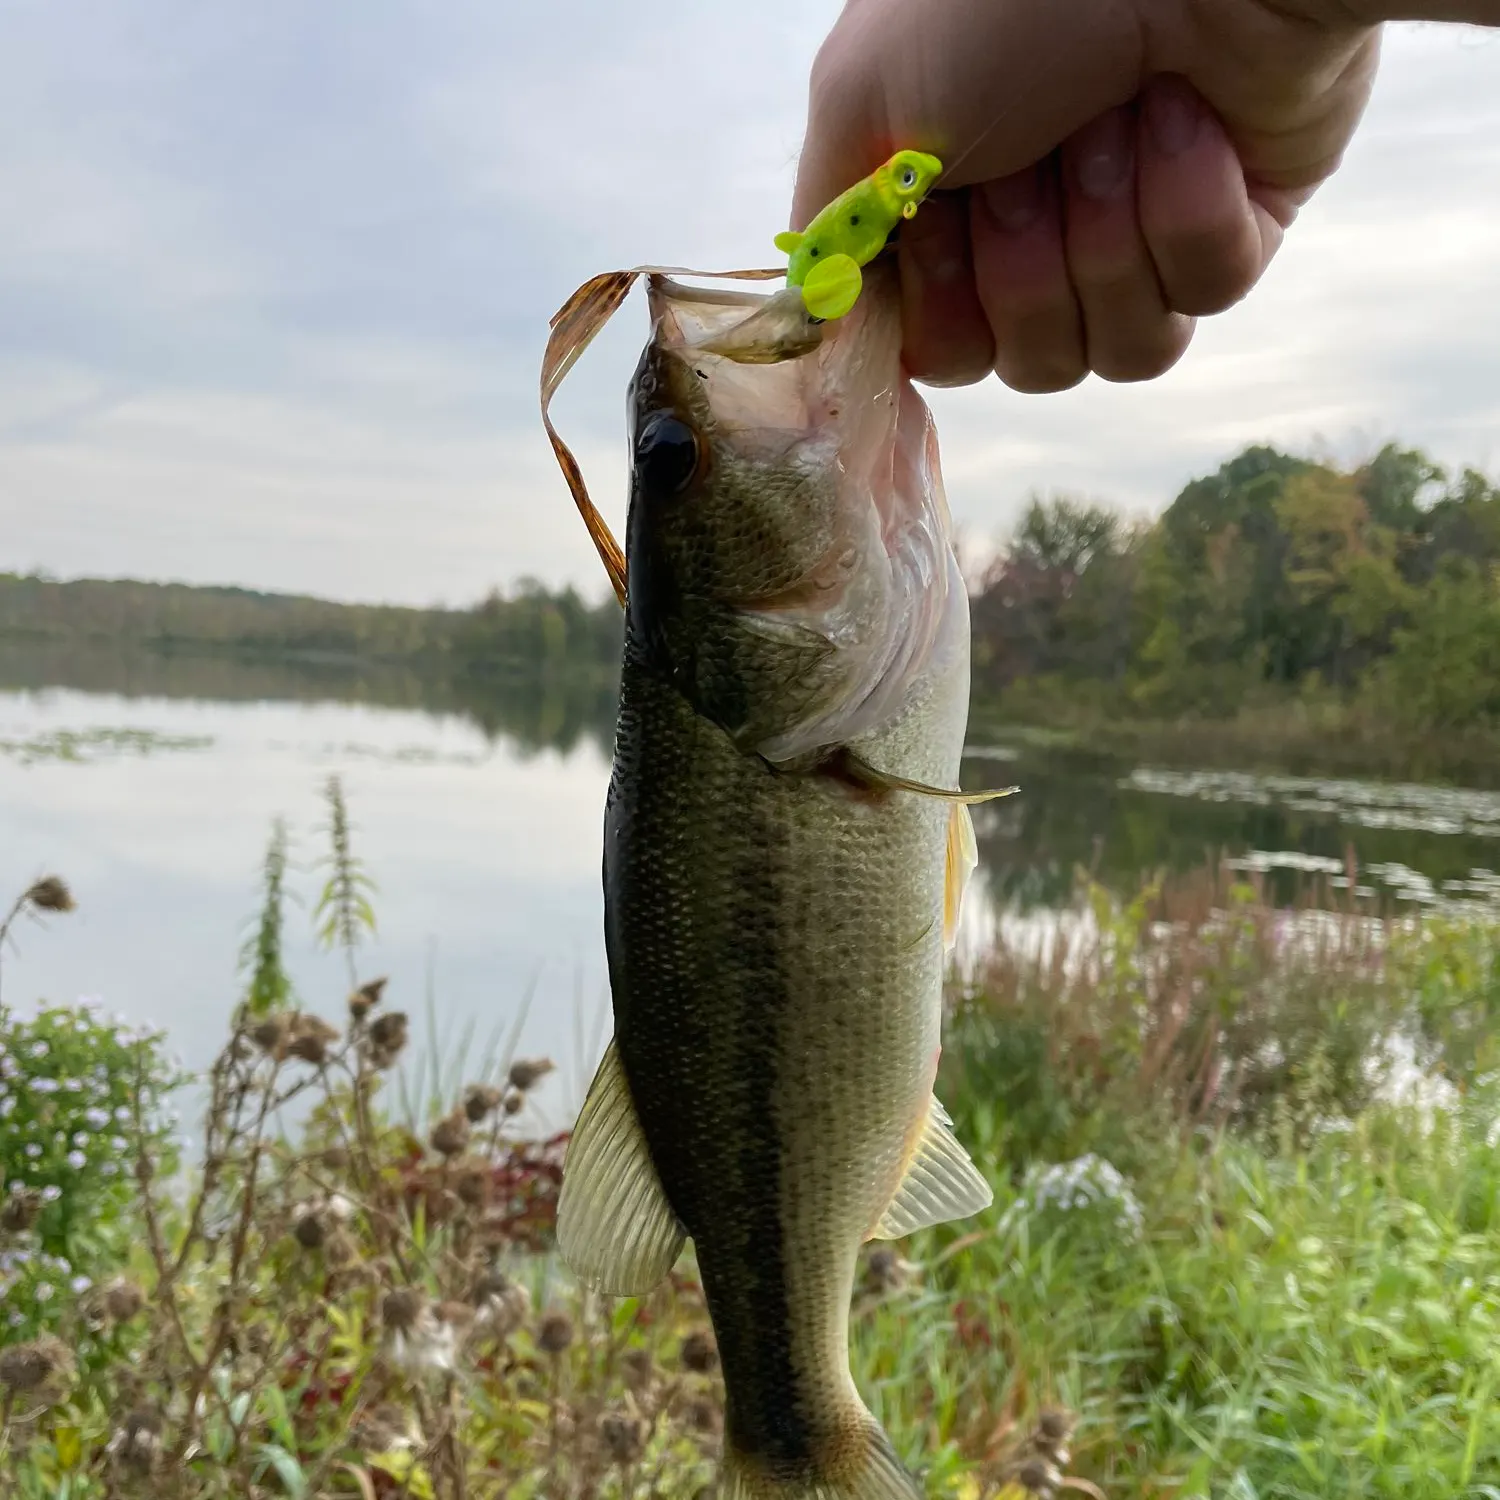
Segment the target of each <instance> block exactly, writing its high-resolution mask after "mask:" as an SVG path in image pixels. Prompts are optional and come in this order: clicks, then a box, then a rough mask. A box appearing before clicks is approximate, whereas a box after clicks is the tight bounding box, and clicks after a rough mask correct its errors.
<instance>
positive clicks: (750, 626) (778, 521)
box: [627, 267, 967, 762]
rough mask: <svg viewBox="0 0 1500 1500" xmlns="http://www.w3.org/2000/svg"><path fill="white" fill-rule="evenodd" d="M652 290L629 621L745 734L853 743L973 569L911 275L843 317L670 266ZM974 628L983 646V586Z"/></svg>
mask: <svg viewBox="0 0 1500 1500" xmlns="http://www.w3.org/2000/svg"><path fill="white" fill-rule="evenodd" d="M650 295H651V311H652V323H653V329H652V337H651V341H650V343H649V344H648V345H647V347H646V349H645V351H644V353H643V354H642V357H641V361H640V364H639V366H638V367H637V370H636V373H635V377H634V379H633V381H632V384H631V390H630V398H629V406H630V442H631V463H632V473H631V487H630V490H631V494H630V519H629V525H628V537H627V555H628V559H629V583H628V588H627V593H628V600H627V608H628V610H629V616H630V626H631V631H632V635H633V637H634V639H635V640H636V642H637V644H638V646H639V647H640V649H642V650H643V651H644V652H645V654H646V656H647V657H648V658H649V659H650V660H651V661H652V662H653V663H654V665H655V666H656V667H657V668H658V669H659V670H660V671H661V672H663V673H664V674H665V675H667V676H668V677H669V678H670V679H671V680H672V681H673V682H674V683H675V684H676V686H677V687H678V688H679V689H680V690H681V691H682V692H683V693H684V694H685V695H686V696H687V697H688V698H689V700H690V701H691V702H692V703H693V705H694V707H695V708H697V709H698V711H699V712H700V713H702V714H704V716H705V717H708V718H710V719H712V720H714V721H715V722H717V723H719V724H720V725H721V726H722V727H723V728H725V729H726V730H727V731H728V732H729V733H730V734H731V735H732V736H734V738H735V739H736V740H737V741H738V742H739V743H740V744H741V745H742V746H743V747H744V748H746V749H747V750H754V751H755V752H756V753H759V754H762V755H764V756H766V757H767V758H768V759H771V760H773V761H777V762H780V761H786V760H792V759H796V758H797V757H799V756H802V755H804V754H807V753H809V752H812V751H816V750H818V749H819V748H822V747H825V746H832V745H835V744H838V743H841V742H843V741H844V740H845V739H847V737H848V736H849V735H850V734H851V733H853V732H855V731H857V730H858V729H859V728H861V727H868V725H869V724H870V723H871V722H873V720H872V715H878V714H879V713H880V712H882V711H885V710H890V709H892V708H893V706H894V705H895V704H896V703H897V701H898V700H899V699H900V698H901V696H902V694H903V692H904V690H905V688H906V687H907V686H909V681H908V679H909V675H910V673H909V670H908V669H911V668H913V667H914V666H920V665H922V664H923V663H925V662H926V660H927V658H928V656H929V655H930V652H929V651H928V650H927V649H926V648H927V647H928V646H930V644H931V638H932V637H933V635H934V620H935V619H936V618H937V617H938V616H939V615H942V614H943V612H944V609H945V607H946V602H947V600H948V596H949V595H950V594H951V592H952V587H953V582H954V576H955V571H956V570H955V569H952V568H950V567H949V566H948V563H949V562H950V561H951V559H952V549H951V538H950V531H949V521H948V512H947V506H946V503H945V502H944V500H943V494H942V484H941V479H940V476H939V473H938V466H937V445H936V437H935V434H934V432H933V428H932V423H931V419H930V417H929V415H928V413H927V408H926V406H925V404H924V403H923V402H922V400H921V398H920V396H918V395H917V394H916V392H915V390H914V389H913V388H912V386H911V384H910V382H909V380H908V379H907V377H906V375H905V373H904V371H903V369H902V366H901V358H900V345H901V320H900V302H899V295H898V290H897V287H896V284H895V279H894V271H893V270H891V269H888V268H883V267H882V268H877V269H875V270H873V271H872V273H871V276H870V277H869V278H868V280H867V284H866V290H865V293H864V295H863V296H862V297H861V299H860V301H859V303H858V304H857V305H856V307H855V309H854V310H853V312H852V313H851V314H850V315H849V316H848V317H846V318H844V319H842V320H840V321H839V322H838V323H837V324H831V323H830V324H818V323H816V322H815V321H814V320H812V319H810V318H809V317H808V314H807V311H806V308H805V306H804V305H803V303H802V300H801V297H800V294H799V293H798V291H797V289H795V288H790V289H787V290H784V291H782V292H779V293H777V294H775V295H774V296H770V297H767V296H764V295H757V294H753V293H744V292H717V291H716V292H704V291H699V290H698V289H695V288H691V287H687V286H684V285H682V284H680V283H677V282H673V281H671V280H669V279H668V278H666V277H664V276H655V277H653V278H652V281H651V286H650ZM959 591H960V593H961V592H962V590H961V585H960V590H959ZM963 632H964V640H965V649H966V642H967V608H966V601H965V605H964V619H963ZM903 673H906V674H907V675H906V676H903V675H902V674H903Z"/></svg>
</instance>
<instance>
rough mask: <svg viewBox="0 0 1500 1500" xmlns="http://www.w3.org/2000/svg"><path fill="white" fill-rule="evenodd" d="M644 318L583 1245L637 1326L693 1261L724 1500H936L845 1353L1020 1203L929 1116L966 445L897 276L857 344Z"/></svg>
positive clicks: (962, 671) (685, 302)
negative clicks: (855, 1331) (944, 445)
mask: <svg viewBox="0 0 1500 1500" xmlns="http://www.w3.org/2000/svg"><path fill="white" fill-rule="evenodd" d="M619 274H621V275H625V274H627V273H619ZM603 281H604V279H601V284H600V285H599V286H598V287H596V290H595V295H594V298H593V301H592V303H591V304H588V303H587V299H585V303H578V299H575V304H577V305H575V304H570V309H571V311H570V309H564V312H563V313H562V314H559V320H556V321H555V324H554V327H555V330H556V329H561V330H562V332H560V333H559V332H556V331H555V333H554V345H555V347H554V350H553V351H552V354H551V356H550V357H549V366H550V369H551V372H552V376H553V379H552V385H553V386H555V384H556V379H557V378H560V376H559V375H558V371H559V370H560V369H565V368H566V367H567V365H568V364H570V363H571V360H572V358H574V357H576V352H577V348H578V347H581V344H582V343H583V342H586V341H587V338H588V337H589V336H591V332H592V326H593V324H594V323H596V322H597V321H602V318H601V316H600V311H601V307H602V306H603V304H606V303H607V304H608V307H607V309H605V310H604V312H603V316H607V315H608V311H610V310H612V308H613V306H615V305H618V302H619V300H621V299H622V298H623V296H624V292H625V290H628V285H629V282H628V281H626V282H624V283H623V285H622V284H621V283H619V282H615V283H612V284H610V285H607V286H606V285H604V284H603ZM591 285H592V284H591ZM585 290H587V289H585ZM579 296H580V297H582V296H583V294H582V293H580V294H579ZM649 298H650V308H651V316H652V336H651V340H650V343H649V344H648V345H647V347H646V350H645V352H644V354H643V355H642V357H641V361H640V364H639V366H638V368H637V370H636V372H635V376H634V379H633V381H632V384H631V390H630V399H629V406H630V417H631V421H630V433H631V439H630V440H631V453H632V474H631V487H630V507H629V520H628V530H627V549H626V554H625V561H624V564H623V565H622V563H621V560H620V558H619V556H618V549H616V551H615V553H614V554H613V555H612V554H611V552H610V546H611V545H612V543H607V542H606V541H605V540H604V538H607V536H608V533H607V529H606V528H603V527H602V523H599V522H598V519H597V516H596V515H595V516H594V517H593V518H592V519H591V522H590V529H591V531H594V532H595V537H596V541H598V542H599V543H600V551H601V555H603V556H604V557H605V560H606V564H607V565H609V566H611V571H612V573H614V574H615V577H616V584H617V587H620V586H622V593H623V596H624V602H625V604H626V612H627V624H626V632H625V647H624V659H623V664H622V672H621V682H620V706H619V720H618V728H617V734H616V742H615V758H614V770H613V776H612V779H611V782H610V786H609V793H608V800H607V804H606V811H605V826H604V891H605V937H606V946H607V951H608V961H609V974H610V984H611V989H612V994H613V1008H614V1020H615V1030H614V1038H613V1040H612V1042H611V1044H610V1047H609V1049H608V1051H607V1053H606V1055H605V1057H604V1060H603V1062H602V1063H601V1065H600V1068H599V1071H598V1074H597V1076H596V1077H595V1079H594V1082H593V1085H592V1087H591V1089H590V1091H589V1094H588V1097H587V1101H586V1103H585V1105H584V1108H583V1110H582V1113H581V1115H580V1117H579V1120H578V1123H577V1127H576V1129H575V1132H574V1135H573V1138H572V1141H571V1143H570V1145H569V1149H568V1153H567V1158H566V1162H565V1165H564V1180H563V1188H562V1197H561V1202H560V1204H559V1210H558V1241H559V1246H560V1248H561V1251H562V1254H563V1256H564V1258H565V1259H566V1260H567V1261H568V1262H569V1264H570V1265H571V1266H572V1268H573V1269H574V1271H575V1272H576V1273H577V1274H578V1275H579V1277H580V1278H581V1279H582V1280H583V1281H585V1282H586V1283H588V1284H590V1285H592V1286H594V1287H596V1288H599V1289H601V1290H603V1291H605V1292H609V1293H614V1294H620V1295H642V1294H644V1293H646V1292H648V1291H650V1290H651V1288H652V1287H653V1286H655V1285H656V1284H657V1283H658V1282H659V1281H660V1280H661V1279H662V1278H663V1277H664V1276H665V1275H666V1273H667V1272H668V1271H669V1270H670V1269H671V1267H672V1265H673V1264H674V1262H675V1261H676V1259H677V1257H678V1255H679V1253H680V1252H681V1250H682V1248H683V1245H684V1241H685V1239H686V1238H689V1237H690V1238H691V1239H692V1241H693V1244H694V1248H695V1251H696V1255H697V1262H698V1268H699V1273H700V1275H701V1278H702V1283H703V1289H704V1293H705V1295H706V1298H707V1302H708V1308H709V1312H710V1316H711V1317H712V1320H713V1325H714V1331H715V1334H716V1337H717V1340H718V1344H719V1354H720V1358H721V1361H722V1369H723V1376H724V1388H725V1400H726V1413H725V1417H726V1441H725V1455H724V1470H725V1474H724V1480H725V1490H726V1493H727V1494H729V1495H731V1496H742V1497H747V1500H748V1497H759V1496H776V1497H802V1496H808V1497H811V1496H818V1497H828V1500H834V1497H860V1500H873V1497H896V1496H900V1497H910V1496H914V1495H920V1494H921V1492H922V1491H921V1487H920V1485H919V1484H918V1482H917V1481H916V1479H915V1478H914V1477H913V1476H912V1475H911V1474H910V1473H909V1472H908V1471H907V1470H906V1468H905V1467H904V1466H903V1465H902V1463H901V1462H900V1460H899V1459H898V1458H897V1456H896V1454H895V1452H894V1450H893V1448H892V1446H891V1443H890V1441H889V1439H888V1438H887V1436H886V1434H885V1433H884V1431H883V1430H882V1429H881V1427H880V1425H879V1424H878V1422H877V1421H876V1420H875V1418H874V1417H873V1416H872V1415H871V1414H870V1412H869V1411H868V1409H867V1408H866V1406H865V1404H864V1402H863V1401H862V1399H861V1398H860V1395H859V1393H858V1391H857V1390H856V1389H855V1385H854V1382H853V1379H852V1377H851V1375H850V1371H849V1347H848V1318H849V1304H850V1297H851V1294H852V1291H853V1286H854V1280H855V1275H856V1271H857V1262H858V1255H859V1250H860V1247H861V1245H862V1244H864V1243H865V1242H866V1241H867V1240H870V1239H872V1238H897V1237H900V1236H903V1235H906V1234H909V1233H911V1232H912V1231H913V1230H916V1229H919V1228H922V1227H924V1226H926V1225H930V1224H934V1223H938V1222H941V1221H944V1220H948V1219H953V1218H959V1217H963V1216H966V1215H968V1214H970V1213H973V1212H974V1211H976V1210H978V1209H980V1208H982V1207H984V1206H986V1205H987V1204H988V1203H989V1202H990V1201H991V1193H990V1189H989V1187H988V1185H987V1184H986V1183H985V1181H984V1179H983V1177H982V1176H981V1175H980V1174H979V1172H978V1171H977V1170H976V1169H975V1167H974V1166H973V1164H972V1163H971V1162H970V1160H969V1158H968V1156H967V1155H966V1154H965V1152H964V1150H963V1148H962V1147H961V1146H960V1145H959V1143H958V1141H957V1140H956V1139H955V1138H954V1135H953V1133H952V1129H951V1126H950V1122H949V1120H948V1117H947V1115H946V1114H945V1112H944V1110H943V1108H942V1106H941V1105H940V1104H939V1103H938V1101H937V1099H936V1098H935V1097H934V1094H933V1083H934V1078H935V1075H936V1071H937V1064H938V1053H939V1045H940V1021H941V1005H942V984H943V968H944V956H945V947H946V946H947V944H948V943H950V942H951V939H952V937H953V934H954V928H955V924H956V920H957V911H958V898H959V894H960V891H961V887H962V883H963V881H964V879H965V878H966V877H967V875H968V872H969V870H970V869H971V868H972V866H973V863H974V859H975V855H974V849H973V837H972V830H971V828H970V825H969V821H968V812H967V808H966V807H965V806H964V805H963V802H964V801H966V800H978V798H977V797H975V798H960V797H959V795H958V794H957V793H956V792H955V791H954V790H953V789H954V788H956V786H957V779H958V769H959V758H960V754H961V750H962V746H963V740H964V730H965V725H966V720H967V715H968V695H969V622H968V601H967V595H966V591H965V588H964V584H963V580H962V578H961V576H960V573H959V569H958V564H957V561H956V559H955V556H954V551H953V546H952V537H951V527H950V520H949V515H948V510H947V505H946V501H945V499H944V495H943V487H942V480H941V476H940V473H939V464H938V451H937V442H936V436H935V433H934V429H933V425H932V421H931V418H930V416H929V414H928V411H927V408H926V406H925V404H924V403H923V401H922V399H921V397H920V396H919V395H918V394H917V392H916V391H915V390H914V389H913V387H912V386H911V384H910V383H909V381H908V380H907V379H906V377H905V375H904V374H903V372H902V369H901V364H900V317H899V306H898V301H897V298H896V295H895V291H894V287H893V286H892V284H891V283H890V280H889V276H888V274H886V273H884V272H883V271H882V270H881V268H880V267H878V266H877V267H874V268H872V271H871V274H870V276H869V277H867V280H866V289H865V293H864V295H863V297H862V298H861V300H860V302H859V304H858V306H857V307H856V308H855V310H854V311H853V313H851V314H850V316H849V317H848V318H847V319H845V320H844V321H842V322H840V323H839V324H837V325H831V324H830V325H818V324H816V323H814V322H812V321H811V320H809V319H808V317H807V315H806V313H805V310H803V309H802V308H801V305H800V301H799V302H797V303H796V304H795V306H794V304H793V302H792V300H791V299H790V298H789V297H788V296H787V295H786V294H781V295H780V296H779V297H772V298H767V297H764V296H761V295H758V294H754V293H747V292H742V291H735V292H704V291H699V290H695V289H693V288H690V287H688V286H686V285H683V284H681V283H679V282H677V281H674V280H672V279H671V278H670V277H668V276H665V275H661V274H653V275H651V277H650V281H649ZM570 318H571V319H572V320H573V326H572V328H571V331H570V329H569V321H568V320H569V319H570ZM585 324H586V325H588V326H587V327H584V326H583V325H585ZM580 329H581V331H580ZM549 394H550V392H549ZM550 430H551V429H550V424H549V431H550ZM554 445H555V446H556V447H558V449H559V455H560V456H563V455H564V454H565V452H566V450H565V449H563V448H562V445H561V444H560V443H559V442H558V440H557V439H556V437H555V435H554ZM570 462H571V460H570V458H565V468H567V467H568V466H569V464H570ZM575 477H576V468H575V469H573V470H572V471H571V472H570V483H571V482H572V481H573V479H574V478H575ZM580 483H581V481H580ZM577 495H579V489H578V487H577V486H575V496H577ZM584 504H585V502H584V499H582V498H580V505H581V506H583V505H584ZM585 514H586V515H587V514H588V507H586V506H585ZM601 530H602V532H603V537H601V535H600V532H601Z"/></svg>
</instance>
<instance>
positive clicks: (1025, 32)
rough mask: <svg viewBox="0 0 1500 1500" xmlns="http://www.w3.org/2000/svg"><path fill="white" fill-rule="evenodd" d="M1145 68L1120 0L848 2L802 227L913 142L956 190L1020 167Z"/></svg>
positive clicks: (808, 165) (826, 81)
mask: <svg viewBox="0 0 1500 1500" xmlns="http://www.w3.org/2000/svg"><path fill="white" fill-rule="evenodd" d="M1142 73H1143V63H1142V43H1141V40H1140V29H1139V26H1138V25H1137V23H1136V22H1135V20H1134V18H1133V7H1131V6H1129V5H1121V4H1119V3H1118V0H1074V3H1071V4H1068V5H1060V4H1058V3H1057V0H935V3H926V4H918V3H914V0H849V3H848V4H847V5H846V6H845V8H844V11H843V13H842V14H841V15H840V16H839V19H838V21H837V22H836V23H835V24H834V27H833V30H832V31H831V32H830V33H829V34H828V37H827V40H826V41H825V42H824V43H823V45H822V47H821V48H820V49H819V52H818V55H817V58H816V60H815V61H814V63H813V68H812V78H811V84H810V88H809V95H808V122H807V134H806V138H805V140H804V142H803V148H802V158H801V161H800V163H799V165H798V171H797V185H796V190H795V193H794V195H793V200H792V225H793V227H794V228H797V229H801V228H803V227H804V226H805V225H806V223H807V221H808V220H809V219H810V218H812V216H813V215H814V214H815V213H817V211H818V210H819V209H820V208H822V207H823V205H824V204H825V203H827V202H828V201H829V200H830V199H832V198H834V197H836V196H837V195H838V194H839V193H841V192H842V191H843V190H844V189H845V188H847V187H850V186H851V185H852V184H853V183H855V182H857V181H858V180H859V179H860V178H861V177H864V176H865V175H867V174H868V173H870V172H873V171H874V170H875V168H876V167H878V166H879V165H880V164H881V162H883V161H885V160H886V158H887V157H889V156H890V155H891V154H892V153H893V152H895V151H900V150H903V149H912V150H918V151H929V152H931V153H932V154H933V155H935V156H937V157H938V158H939V159H940V160H941V161H942V163H943V166H944V173H943V178H942V182H941V186H943V187H946V188H954V187H963V186H966V185H967V184H970V183H975V182H985V181H988V180H989V179H990V178H992V177H1005V176H1009V175H1010V174H1011V173H1012V172H1018V171H1020V170H1021V168H1023V167H1027V166H1030V165H1031V164H1032V163H1033V162H1036V161H1040V160H1041V159H1042V158H1043V157H1044V156H1046V155H1047V154H1048V153H1049V152H1050V151H1052V150H1053V149H1054V148H1055V147H1057V146H1058V145H1060V144H1061V142H1062V141H1063V140H1064V139H1066V138H1067V137H1068V136H1070V135H1071V134H1072V133H1073V132H1074V131H1075V130H1077V129H1078V128H1079V127H1080V126H1082V125H1084V124H1086V123H1087V122H1088V121H1089V120H1091V119H1093V118H1094V117H1095V116H1096V115H1099V114H1102V113H1103V112H1104V111H1105V110H1107V109H1111V108H1113V107H1115V106H1116V105H1120V104H1125V103H1128V102H1129V101H1130V100H1131V99H1132V98H1134V97H1135V95H1136V93H1137V92H1138V91H1139V89H1140V85H1141V81H1142Z"/></svg>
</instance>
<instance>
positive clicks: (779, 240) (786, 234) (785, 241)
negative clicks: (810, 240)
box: [775, 229, 802, 255]
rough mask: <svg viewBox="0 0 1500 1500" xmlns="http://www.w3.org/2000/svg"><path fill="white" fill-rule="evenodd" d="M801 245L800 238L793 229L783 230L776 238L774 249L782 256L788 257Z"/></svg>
mask: <svg viewBox="0 0 1500 1500" xmlns="http://www.w3.org/2000/svg"><path fill="white" fill-rule="evenodd" d="M801 243H802V236H801V235H800V234H799V233H798V232H797V231H796V230H795V229H783V230H782V231H781V233H780V234H778V235H777V236H776V241H775V244H776V248H777V249H778V250H780V251H781V252H782V254H783V255H790V254H791V253H792V252H793V251H794V250H796V248H797V247H798V246H799V245H800V244H801Z"/></svg>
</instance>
